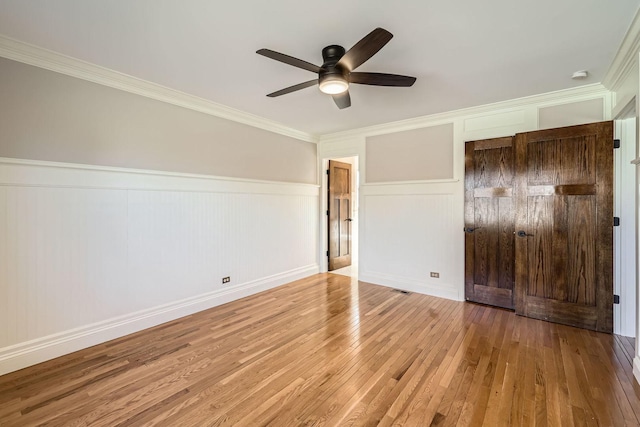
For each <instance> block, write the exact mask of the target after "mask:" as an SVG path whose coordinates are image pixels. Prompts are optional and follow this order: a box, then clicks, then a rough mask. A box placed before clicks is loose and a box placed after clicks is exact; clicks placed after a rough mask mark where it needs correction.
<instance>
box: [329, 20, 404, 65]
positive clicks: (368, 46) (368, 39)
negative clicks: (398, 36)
mask: <svg viewBox="0 0 640 427" xmlns="http://www.w3.org/2000/svg"><path fill="white" fill-rule="evenodd" d="M392 37H393V34H391V33H390V32H389V31H387V30H385V29H383V28H376V29H375V30H373V31H371V32H370V33H369V34H367V35H366V36H364V37H363V38H362V40H360V41H359V42H358V43H356V44H355V45H354V46H353V47H352V48H351V49H349V51H348V52H347V53H345V54H344V56H343V57H342V58H340V61H338V65H339V66H342V67H344V68H346V69H347V70H349V71H353V70H355V69H356V68H358V67H359V66H360V65H362V64H363V63H364V62H365V61H366V60H367V59H369V58H371V57H372V56H373V55H375V54H376V52H378V51H379V50H380V49H382V48H383V46H384V45H385V44H387V43H389V40H391V38H392Z"/></svg>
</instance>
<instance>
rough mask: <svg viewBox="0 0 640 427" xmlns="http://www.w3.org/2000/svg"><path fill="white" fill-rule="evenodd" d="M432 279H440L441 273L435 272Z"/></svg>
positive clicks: (432, 273)
mask: <svg viewBox="0 0 640 427" xmlns="http://www.w3.org/2000/svg"><path fill="white" fill-rule="evenodd" d="M431 277H435V278H436V279H439V278H440V273H436V272H435V271H432V272H431Z"/></svg>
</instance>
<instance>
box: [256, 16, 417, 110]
mask: <svg viewBox="0 0 640 427" xmlns="http://www.w3.org/2000/svg"><path fill="white" fill-rule="evenodd" d="M392 37H393V34H391V33H390V32H389V31H387V30H385V29H383V28H376V29H375V30H373V31H372V32H370V33H369V34H367V35H366V36H365V37H364V38H362V40H360V41H359V42H358V43H356V44H355V45H354V46H353V47H352V48H351V49H349V51H345V49H344V48H343V47H342V46H338V45H330V46H327V47H325V48H324V49H322V59H323V60H324V63H323V64H322V66H321V67H318V66H317V65H314V64H311V63H310V62H306V61H303V60H301V59H298V58H294V57H292V56H289V55H285V54H283V53H280V52H276V51H273V50H270V49H260V50H258V51H257V52H256V53H257V54H259V55H263V56H266V57H267V58H271V59H274V60H276V61H280V62H283V63H285V64H288V65H292V66H294V67H298V68H302V69H303V70H307V71H311V72H313V73H316V74H317V75H318V78H317V80H309V81H307V82H303V83H299V84H297V85H293V86H289V87H287V88H284V89H281V90H279V91H276V92H273V93H270V94H268V95H267V96H268V97H270V98H274V97H277V96H281V95H286V94H287V93H291V92H295V91H297V90H300V89H304V88H306V87H310V86H314V85H315V84H318V86H319V87H320V91H322V92H323V93H326V94H328V95H331V96H332V97H333V100H334V102H335V103H336V105H337V106H338V108H340V109H343V108H347V107H349V106H351V97H350V95H349V85H350V84H351V83H356V84H364V85H371V86H395V87H409V86H412V85H413V84H414V83H415V81H416V78H415V77H410V76H401V75H398V74H385V73H357V72H353V71H354V70H355V69H356V68H358V67H359V66H360V65H362V64H363V63H364V62H365V61H367V60H368V59H369V58H371V57H372V56H373V55H375V54H376V53H377V52H378V51H379V50H380V49H382V48H383V47H384V45H386V44H387V43H388V42H389V40H391V38H392Z"/></svg>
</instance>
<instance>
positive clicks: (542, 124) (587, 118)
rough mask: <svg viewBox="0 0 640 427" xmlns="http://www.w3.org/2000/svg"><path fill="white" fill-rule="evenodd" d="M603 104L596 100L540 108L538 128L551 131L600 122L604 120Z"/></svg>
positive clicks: (600, 99) (601, 100)
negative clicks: (552, 129)
mask: <svg viewBox="0 0 640 427" xmlns="http://www.w3.org/2000/svg"><path fill="white" fill-rule="evenodd" d="M603 103H604V102H603V99H602V98H598V99H589V100H587V101H580V102H571V103H568V104H561V105H554V106H552V107H541V108H540V109H539V110H538V128H539V129H551V128H559V127H563V126H573V125H582V124H586V123H593V122H601V121H603V120H604V105H603Z"/></svg>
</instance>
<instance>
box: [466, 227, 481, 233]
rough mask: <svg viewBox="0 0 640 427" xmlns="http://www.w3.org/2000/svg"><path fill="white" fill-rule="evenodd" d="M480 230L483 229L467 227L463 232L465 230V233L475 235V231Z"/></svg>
mask: <svg viewBox="0 0 640 427" xmlns="http://www.w3.org/2000/svg"><path fill="white" fill-rule="evenodd" d="M479 228H482V227H476V228H473V227H465V228H464V229H463V230H464V232H465V233H473V232H474V231H476V230H477V229H479Z"/></svg>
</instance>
